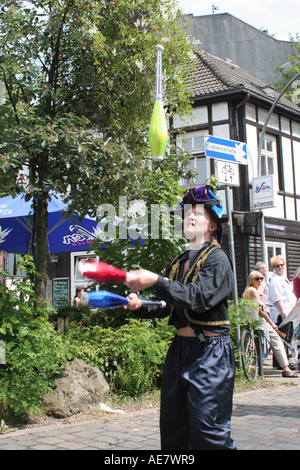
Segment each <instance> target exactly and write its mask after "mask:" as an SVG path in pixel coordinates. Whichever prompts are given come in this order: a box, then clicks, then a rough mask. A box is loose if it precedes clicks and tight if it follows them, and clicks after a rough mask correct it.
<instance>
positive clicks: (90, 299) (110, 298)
mask: <svg viewBox="0 0 300 470" xmlns="http://www.w3.org/2000/svg"><path fill="white" fill-rule="evenodd" d="M140 300H141V301H142V304H143V305H152V306H158V307H161V308H164V307H165V306H166V303H165V302H164V301H163V300H158V301H156V300H148V299H140ZM80 302H81V303H82V305H89V306H90V307H94V308H99V309H101V310H106V309H109V308H114V307H123V306H124V305H128V304H129V302H130V299H128V298H127V297H123V296H122V295H118V294H114V293H112V292H108V291H106V290H96V291H92V292H86V293H84V294H83V295H82V296H81V298H80Z"/></svg>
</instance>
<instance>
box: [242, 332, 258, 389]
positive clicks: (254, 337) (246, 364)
mask: <svg viewBox="0 0 300 470" xmlns="http://www.w3.org/2000/svg"><path fill="white" fill-rule="evenodd" d="M262 333H263V332H262V331H261V330H255V329H254V328H253V327H252V325H251V324H250V323H248V325H247V328H245V329H244V330H243V331H242V334H241V360H242V366H243V370H244V373H245V376H246V377H247V379H248V380H249V381H250V382H255V380H256V379H257V375H258V373H259V375H263V365H262V356H263V354H262V351H263V334H262Z"/></svg>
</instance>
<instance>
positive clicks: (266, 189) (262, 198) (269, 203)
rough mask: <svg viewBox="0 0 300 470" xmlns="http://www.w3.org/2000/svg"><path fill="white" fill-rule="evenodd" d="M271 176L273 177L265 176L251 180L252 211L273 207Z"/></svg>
mask: <svg viewBox="0 0 300 470" xmlns="http://www.w3.org/2000/svg"><path fill="white" fill-rule="evenodd" d="M273 176H274V175H266V176H259V177H258V178H253V181H252V195H253V210H262V209H268V208H269V207H275V200H274V178H273Z"/></svg>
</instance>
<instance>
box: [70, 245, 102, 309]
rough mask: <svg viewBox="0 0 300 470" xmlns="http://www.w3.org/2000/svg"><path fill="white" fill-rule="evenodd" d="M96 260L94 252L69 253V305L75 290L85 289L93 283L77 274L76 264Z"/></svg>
mask: <svg viewBox="0 0 300 470" xmlns="http://www.w3.org/2000/svg"><path fill="white" fill-rule="evenodd" d="M87 259H89V260H96V259H97V257H96V255H95V253H94V252H92V251H74V252H72V253H71V273H70V274H71V282H70V284H71V286H70V293H71V303H73V299H74V296H75V292H76V288H77V287H81V288H83V289H85V288H87V287H88V286H89V285H90V284H91V283H94V282H95V281H91V280H90V279H87V278H85V277H83V276H81V275H80V274H79V273H78V263H79V261H85V260H87Z"/></svg>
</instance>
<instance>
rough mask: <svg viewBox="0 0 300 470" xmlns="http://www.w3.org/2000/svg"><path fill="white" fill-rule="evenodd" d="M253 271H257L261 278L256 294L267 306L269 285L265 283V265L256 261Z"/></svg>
mask: <svg viewBox="0 0 300 470" xmlns="http://www.w3.org/2000/svg"><path fill="white" fill-rule="evenodd" d="M254 271H259V272H260V274H261V275H262V276H263V279H262V281H261V283H260V285H259V288H258V292H259V295H260V296H261V298H262V300H263V302H264V304H267V303H268V296H269V284H268V283H267V280H266V275H267V271H268V269H267V265H266V263H264V262H263V261H258V262H257V263H256V265H255V266H254ZM267 310H268V309H267Z"/></svg>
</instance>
